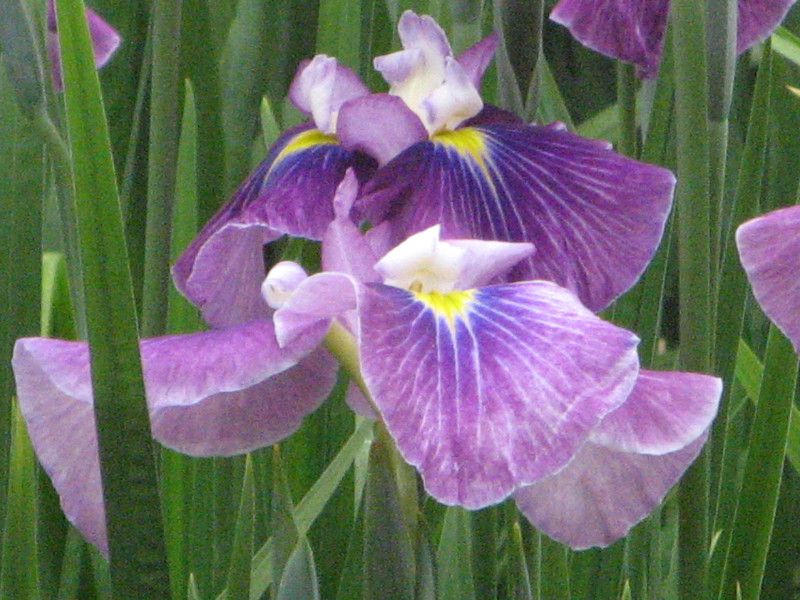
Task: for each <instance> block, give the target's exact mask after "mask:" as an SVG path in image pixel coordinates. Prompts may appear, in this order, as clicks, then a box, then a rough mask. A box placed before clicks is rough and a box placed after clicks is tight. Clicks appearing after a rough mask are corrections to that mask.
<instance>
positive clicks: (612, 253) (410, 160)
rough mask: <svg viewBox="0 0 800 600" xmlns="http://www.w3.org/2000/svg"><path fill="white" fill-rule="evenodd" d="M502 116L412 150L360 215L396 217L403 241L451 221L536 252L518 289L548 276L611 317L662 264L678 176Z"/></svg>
mask: <svg viewBox="0 0 800 600" xmlns="http://www.w3.org/2000/svg"><path fill="white" fill-rule="evenodd" d="M492 115H494V113H490V123H491V124H490V125H486V126H482V125H480V124H476V125H474V126H471V127H462V128H460V129H457V130H455V131H451V132H443V133H440V134H438V135H435V136H433V138H432V139H431V140H430V141H426V142H422V143H419V144H416V145H414V146H412V147H411V148H409V149H407V150H406V151H405V152H403V153H402V154H400V155H399V156H398V157H397V158H395V159H394V160H393V161H392V162H390V163H389V164H387V165H386V166H385V167H383V168H381V169H380V170H379V171H378V172H377V173H376V175H375V176H374V177H373V178H372V179H371V180H370V181H369V182H368V183H367V184H366V186H365V188H364V192H363V196H362V198H361V199H360V200H359V202H358V203H357V209H358V210H359V211H361V212H362V214H364V215H365V217H366V218H367V219H369V220H370V221H371V222H373V223H379V222H381V221H383V220H389V221H390V222H391V224H392V227H393V230H394V241H395V242H397V241H400V240H402V239H405V238H406V237H408V235H409V234H411V233H414V232H416V231H420V230H422V229H425V228H427V227H430V226H431V225H433V224H435V223H441V224H442V234H443V237H445V238H474V239H484V240H498V241H506V242H530V243H533V245H534V246H535V248H536V253H535V255H534V256H533V257H531V258H529V259H527V260H525V261H522V262H521V263H520V264H519V265H518V266H517V267H515V268H514V269H512V271H511V272H510V274H509V276H508V280H510V281H519V280H523V281H524V280H530V279H548V280H551V281H554V282H556V283H558V284H559V285H562V286H564V287H567V288H569V289H571V290H573V291H574V292H575V293H576V294H577V295H578V297H579V298H580V299H581V301H582V302H583V303H584V304H585V305H586V306H588V307H589V308H591V309H593V310H600V309H603V308H605V307H606V306H608V304H609V303H610V302H611V301H613V300H614V299H615V298H616V297H618V296H619V295H620V294H622V293H623V292H624V291H626V290H627V289H628V288H630V287H631V286H632V285H633V284H634V283H635V282H636V280H637V279H638V277H639V275H640V274H641V273H642V271H643V270H644V269H645V267H646V266H647V264H648V262H649V261H650V259H651V258H652V256H653V253H654V252H655V249H656V247H657V246H658V243H659V241H660V239H661V235H662V233H663V229H664V223H665V221H666V218H667V215H668V213H669V209H670V206H671V203H672V192H673V189H674V186H675V178H674V177H673V175H672V173H670V172H669V171H667V170H666V169H662V168H660V167H656V166H652V165H647V164H644V163H640V162H637V161H635V160H631V159H629V158H626V157H624V156H621V155H619V154H616V153H615V152H613V151H611V150H610V148H609V146H608V145H606V144H604V143H602V142H597V141H595V140H587V139H584V138H581V137H579V136H577V135H574V134H572V133H569V132H568V131H566V130H564V129H562V128H560V127H558V126H549V127H535V126H527V125H524V124H517V125H513V124H510V123H508V121H507V120H506V119H505V117H502V115H500V116H496V117H495V116H492Z"/></svg>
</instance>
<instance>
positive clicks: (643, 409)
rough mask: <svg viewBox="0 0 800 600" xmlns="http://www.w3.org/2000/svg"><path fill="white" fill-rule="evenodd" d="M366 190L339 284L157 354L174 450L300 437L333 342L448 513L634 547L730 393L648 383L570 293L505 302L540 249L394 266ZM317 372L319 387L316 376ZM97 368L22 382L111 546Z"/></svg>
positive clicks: (52, 368) (292, 271)
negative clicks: (354, 348)
mask: <svg viewBox="0 0 800 600" xmlns="http://www.w3.org/2000/svg"><path fill="white" fill-rule="evenodd" d="M356 190H357V182H356V178H355V176H354V175H352V174H349V175H348V176H347V177H345V179H344V181H343V183H342V184H341V186H340V188H339V193H338V195H337V196H336V199H335V202H334V215H335V218H334V220H333V221H332V223H331V224H330V225H329V226H328V227H327V228H326V231H325V232H324V234H323V265H325V266H326V268H328V269H329V270H328V271H325V272H322V273H319V274H316V275H312V276H310V277H307V276H306V275H305V273H304V272H303V271H302V269H300V267H299V266H298V265H294V264H293V263H280V264H279V265H278V266H276V267H275V268H274V269H273V270H272V271H271V272H270V273H269V276H268V277H267V278H266V280H265V282H264V285H263V289H264V294H265V296H266V299H267V301H268V302H269V303H270V304H271V305H272V307H273V308H275V309H276V310H275V312H274V314H273V315H272V318H262V319H255V320H251V321H249V322H247V323H243V324H237V325H234V326H230V327H226V328H221V329H218V330H215V331H209V332H203V333H196V334H191V335H184V336H169V337H163V338H155V339H150V340H143V342H142V360H143V367H144V373H145V382H146V388H147V396H148V405H149V407H150V414H151V419H152V422H153V433H154V435H155V437H156V438H157V439H158V440H159V441H160V442H161V443H163V444H165V445H167V446H170V447H173V448H175V449H177V450H180V451H183V452H187V453H191V454H196V455H217V454H231V453H236V452H246V451H249V450H252V449H254V448H257V447H260V446H263V445H267V444H270V443H273V442H275V441H277V440H279V439H281V438H282V437H285V436H286V435H288V434H289V433H291V432H292V431H293V430H294V429H296V427H297V426H298V424H299V420H300V418H301V417H302V416H303V415H304V414H307V413H309V412H311V411H312V410H314V409H315V408H316V406H317V405H318V404H319V402H320V401H321V399H322V398H323V397H324V395H325V394H326V393H327V391H328V390H329V389H330V387H331V386H332V384H333V378H334V374H335V370H334V369H333V368H331V365H330V364H327V363H326V362H325V361H326V358H327V357H326V356H325V355H324V354H321V351H320V350H316V348H317V347H318V346H319V344H320V343H322V341H323V339H324V338H325V336H326V332H328V330H329V328H331V327H333V328H334V329H336V330H338V331H341V330H342V329H344V330H345V331H348V330H349V331H350V333H351V334H352V343H353V344H357V345H358V353H359V356H360V363H361V369H362V373H363V380H364V382H365V392H367V393H368V396H369V399H370V400H371V402H372V403H373V405H374V408H375V409H376V411H377V415H376V416H378V417H379V418H381V419H382V420H383V421H384V422H385V424H386V426H387V429H388V430H389V432H390V433H391V435H392V437H393V438H394V440H395V442H396V444H397V447H398V450H399V451H400V453H401V454H402V456H403V457H404V458H405V459H406V460H407V461H408V462H410V463H411V464H412V465H414V466H416V467H417V469H418V470H419V472H420V474H421V476H422V478H423V481H424V484H425V488H426V490H427V491H428V492H429V493H430V494H431V495H432V496H433V497H435V498H436V499H438V500H440V501H442V502H444V503H447V504H457V505H461V506H465V507H468V508H477V507H482V506H487V505H490V504H494V503H497V502H499V501H501V500H503V499H504V498H507V497H509V496H513V497H514V498H515V500H516V501H517V503H518V505H519V506H520V508H521V509H522V511H523V512H524V513H525V514H526V515H527V516H528V518H529V519H531V521H532V522H533V523H534V524H536V525H537V526H539V527H540V528H541V529H542V530H543V531H545V532H547V533H548V534H549V535H551V536H553V537H555V538H557V539H559V540H562V541H564V542H566V543H568V544H570V545H572V546H573V547H586V546H591V545H606V544H609V543H611V542H612V541H614V540H615V539H617V538H619V537H620V536H622V535H624V534H625V533H626V532H627V530H628V529H629V528H630V526H631V525H632V524H633V523H635V522H637V521H638V520H640V519H641V518H643V517H644V516H645V515H646V514H647V513H648V512H649V511H650V510H652V508H653V507H654V506H655V505H656V504H657V503H658V502H660V500H661V499H662V498H663V496H664V494H665V493H666V492H667V491H668V489H669V488H670V487H671V486H672V484H673V483H674V482H675V481H676V480H677V478H678V477H679V476H680V474H681V473H682V472H683V470H685V468H686V467H687V466H688V464H689V463H690V462H691V461H692V460H693V459H694V457H695V456H696V455H697V453H698V452H699V450H700V448H701V446H702V444H703V442H704V440H705V436H706V435H707V430H708V427H709V424H710V422H711V419H712V418H713V416H714V414H715V412H716V409H717V404H718V401H719V395H720V387H721V384H720V381H719V380H718V379H716V378H713V377H709V376H705V375H695V374H688V373H656V372H648V371H643V370H640V369H639V364H638V359H637V356H636V345H637V343H638V340H637V338H636V337H635V336H634V335H633V334H632V333H630V332H628V331H625V330H623V329H620V328H618V327H615V326H613V325H611V324H608V323H605V322H604V321H602V320H601V319H599V318H598V317H597V316H595V315H594V314H593V313H592V311H590V310H589V309H587V308H586V307H584V306H583V305H582V304H581V302H580V301H579V300H578V298H577V297H576V296H575V295H574V294H573V293H572V292H570V291H569V290H567V289H565V288H563V287H560V286H559V285H557V284H554V283H551V282H547V281H523V282H518V283H511V284H508V283H501V284H495V285H492V284H491V282H492V281H494V280H496V278H497V277H498V276H499V275H501V274H502V273H503V272H504V271H507V270H508V269H509V268H511V267H513V265H514V264H515V262H517V261H519V260H524V259H525V258H527V257H529V256H530V255H531V254H532V253H533V252H534V248H533V247H532V246H531V245H530V244H519V243H508V242H498V241H483V240H470V239H461V240H446V239H442V238H441V228H440V227H433V228H431V229H428V230H425V231H423V232H420V233H418V234H416V235H414V236H411V237H410V238H409V239H408V240H405V241H404V242H403V243H401V244H400V245H398V246H397V247H396V248H394V249H392V250H391V251H389V252H388V253H386V254H385V255H384V256H383V257H382V258H380V260H377V257H378V256H380V255H381V254H383V251H382V250H381V248H382V247H384V246H385V245H386V244H387V243H388V242H387V240H388V239H389V238H388V237H387V233H388V230H386V229H383V230H381V229H374V230H372V231H371V232H370V233H369V234H366V235H365V234H362V233H361V232H360V231H359V229H358V228H357V227H356V226H355V225H354V224H353V223H352V221H351V219H350V217H349V213H350V209H351V205H352V203H353V201H354V199H355V196H356ZM334 269H335V270H334ZM264 312H265V314H267V309H266V308H265V309H264ZM334 321H335V323H334ZM332 323H333V324H332ZM345 337H346V336H345ZM331 348H332V350H333V351H336V348H335V347H334V346H333V345H331ZM313 356H316V357H317V359H318V360H319V361H320V362H318V363H317V364H316V365H315V366H316V370H315V371H313V372H310V371H305V372H304V374H303V373H302V372H301V371H297V369H298V366H295V365H297V364H298V361H300V360H301V359H303V357H306V358H305V359H303V362H305V361H308V360H309V358H310V357H313ZM88 361H89V357H88V351H87V347H86V344H85V343H83V342H64V341H58V340H46V339H39V338H29V339H23V340H19V341H18V342H17V345H16V348H15V356H14V370H15V376H16V379H17V389H18V395H19V400H20V406H21V409H22V411H23V414H24V416H25V419H26V421H27V423H28V428H29V432H30V435H31V439H32V441H33V443H34V446H35V448H36V451H37V454H38V456H39V458H40V460H41V462H42V464H43V465H44V467H45V468H46V469H47V471H48V473H49V474H50V476H51V478H52V480H53V483H54V485H55V487H56V489H57V490H58V492H59V494H60V495H61V500H62V506H63V507H64V510H65V513H66V514H67V515H68V517H69V518H70V519H71V520H72V521H73V522H74V523H75V524H76V525H77V526H78V527H79V529H80V530H81V531H82V532H83V533H84V535H86V536H87V538H88V539H90V540H91V541H92V542H93V543H95V544H97V545H98V546H100V547H101V548H104V547H105V539H106V538H105V528H104V520H103V506H102V494H101V490H100V472H99V468H98V457H97V441H96V437H95V436H96V434H95V430H94V421H93V420H94V417H93V413H92V392H91V379H90V374H89V364H88ZM292 373H293V376H292V377H293V379H292V380H291V381H287V379H286V378H287V377H288V376H289V374H292ZM282 378H283V379H282ZM278 381H283V382H284V383H283V384H279V383H278Z"/></svg>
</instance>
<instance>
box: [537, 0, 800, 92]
mask: <svg viewBox="0 0 800 600" xmlns="http://www.w3.org/2000/svg"><path fill="white" fill-rule="evenodd" d="M738 2H739V27H738V30H739V34H738V39H737V49H738V51H739V52H744V51H745V50H747V49H748V48H750V47H751V46H752V45H754V44H756V43H758V42H760V41H761V40H763V39H764V38H766V37H767V36H768V35H769V34H770V33H772V31H774V29H775V28H776V27H777V26H778V25H779V24H780V22H781V21H782V20H783V18H784V17H785V16H786V13H787V12H788V11H789V8H790V7H791V6H792V4H794V2H795V0H738ZM668 12H669V0H624V1H620V0H561V1H560V2H559V3H558V4H557V5H556V7H555V8H554V9H553V12H551V13H550V18H551V19H552V20H554V21H556V22H557V23H560V24H562V25H564V26H565V27H567V28H568V29H569V30H570V32H571V33H572V35H573V36H575V38H576V39H577V40H578V41H580V42H581V43H582V44H584V45H585V46H588V47H589V48H592V49H593V50H596V51H598V52H600V53H602V54H605V55H606V56H610V57H612V58H618V59H620V60H624V61H627V62H631V63H634V64H635V65H636V66H637V67H638V68H639V74H640V75H641V76H642V77H655V76H656V74H657V73H658V66H659V64H660V62H661V54H662V51H663V47H664V35H665V32H666V26H667V14H668Z"/></svg>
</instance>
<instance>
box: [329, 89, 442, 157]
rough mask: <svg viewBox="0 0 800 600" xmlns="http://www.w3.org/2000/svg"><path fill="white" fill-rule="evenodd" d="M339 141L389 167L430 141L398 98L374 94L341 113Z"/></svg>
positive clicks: (350, 103) (417, 120)
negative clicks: (400, 156)
mask: <svg viewBox="0 0 800 600" xmlns="http://www.w3.org/2000/svg"><path fill="white" fill-rule="evenodd" d="M337 131H338V135H339V140H340V141H341V144H342V146H344V147H345V148H347V149H348V150H359V151H361V152H364V153H366V154H368V155H370V156H372V157H373V158H375V159H376V160H377V161H378V163H379V164H386V163H387V162H389V161H390V160H391V159H393V158H394V157H395V156H397V155H398V154H400V153H401V152H402V151H403V150H405V149H406V148H408V147H409V146H412V145H413V144H415V143H417V142H419V141H422V140H426V139H428V131H427V130H426V129H425V126H424V125H423V124H422V121H420V120H419V117H418V116H417V115H415V114H414V113H413V112H412V110H411V109H410V108H408V106H406V103H405V102H403V100H402V99H400V98H399V97H398V96H390V95H389V94H372V95H371V96H364V97H362V98H357V99H355V100H351V101H350V102H347V103H346V104H345V105H344V106H342V109H341V110H340V111H339V121H338V125H337Z"/></svg>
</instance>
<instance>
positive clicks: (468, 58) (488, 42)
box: [458, 33, 500, 89]
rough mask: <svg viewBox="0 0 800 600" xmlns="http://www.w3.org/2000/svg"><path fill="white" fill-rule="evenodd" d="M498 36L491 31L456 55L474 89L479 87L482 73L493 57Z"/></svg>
mask: <svg viewBox="0 0 800 600" xmlns="http://www.w3.org/2000/svg"><path fill="white" fill-rule="evenodd" d="M499 42H500V38H499V37H498V35H497V34H496V33H493V34H491V35H489V36H487V37H485V38H483V39H482V40H481V41H480V42H478V43H477V44H474V45H473V46H470V47H469V48H467V49H466V50H464V52H462V53H461V54H459V55H458V62H459V64H460V65H461V67H462V68H463V69H464V71H465V72H466V74H467V76H468V77H469V78H470V80H471V81H472V85H474V86H475V88H476V89H481V83H482V82H483V74H484V73H486V69H487V68H488V67H489V63H490V62H492V59H493V58H494V53H495V51H496V50H497V44H498V43H499Z"/></svg>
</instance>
